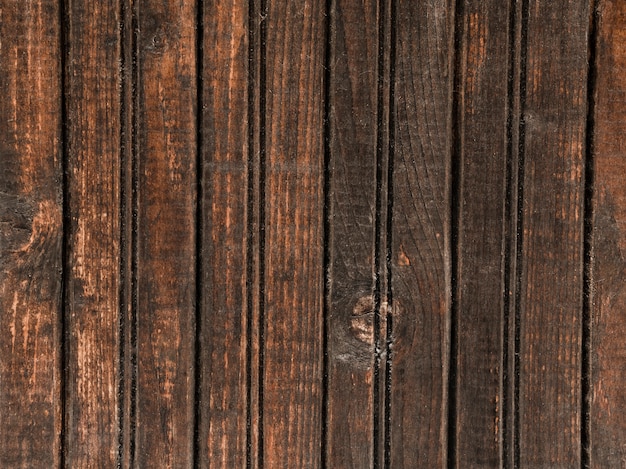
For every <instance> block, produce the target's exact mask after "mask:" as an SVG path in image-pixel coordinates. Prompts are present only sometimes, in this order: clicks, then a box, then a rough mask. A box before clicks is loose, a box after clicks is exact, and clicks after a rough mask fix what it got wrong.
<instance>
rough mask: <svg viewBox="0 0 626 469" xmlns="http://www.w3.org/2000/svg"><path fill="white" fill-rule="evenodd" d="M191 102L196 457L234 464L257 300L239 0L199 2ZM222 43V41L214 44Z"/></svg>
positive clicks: (242, 440) (241, 451)
mask: <svg viewBox="0 0 626 469" xmlns="http://www.w3.org/2000/svg"><path fill="white" fill-rule="evenodd" d="M199 13H200V14H201V18H202V20H203V22H204V30H203V31H204V34H203V37H201V38H198V40H201V41H202V44H201V45H202V53H203V55H202V57H201V59H202V62H201V63H202V70H199V71H198V73H199V74H200V76H201V86H202V88H201V89H199V91H200V92H201V97H200V98H201V99H200V102H202V103H203V107H202V109H200V110H199V112H201V116H200V125H201V128H200V131H201V134H200V135H201V141H200V142H199V143H201V145H202V146H201V148H200V157H201V163H200V164H201V168H199V171H200V170H201V171H202V173H201V178H202V186H201V193H200V194H199V195H200V197H201V198H200V207H199V209H200V212H199V216H200V217H201V225H200V227H201V231H200V233H199V238H198V241H199V242H200V243H201V250H200V251H199V252H200V262H201V264H200V269H201V270H200V272H199V274H200V275H201V277H200V278H201V283H200V285H199V288H200V290H201V291H200V293H201V299H202V300H201V303H200V316H199V324H198V327H199V335H198V337H199V338H200V342H199V348H200V349H199V354H198V357H199V359H200V362H199V363H200V364H201V365H200V369H199V370H198V372H199V373H198V374H197V376H198V377H199V379H200V381H199V383H198V385H199V386H200V388H199V392H200V393H199V401H200V402H202V403H203V404H202V405H201V407H200V410H199V416H200V421H199V434H198V443H199V447H198V450H199V452H198V458H199V459H198V461H199V462H200V465H201V466H204V467H206V465H208V464H209V463H210V464H211V466H213V467H244V466H245V464H246V460H247V458H248V457H249V454H248V445H250V444H252V441H249V440H250V439H251V437H252V435H251V434H250V431H249V430H250V429H249V428H248V422H249V421H250V419H251V415H249V412H250V410H249V405H250V402H249V400H250V398H251V393H249V391H248V389H249V386H251V377H250V376H249V373H250V370H251V368H250V367H251V362H250V359H251V357H250V356H249V354H250V349H249V346H250V345H249V344H250V341H251V340H252V337H251V336H250V334H251V331H252V324H249V322H250V321H251V319H252V317H251V313H252V311H251V309H252V308H254V306H253V303H252V301H254V304H258V296H255V297H254V300H252V296H251V295H253V293H254V284H255V279H254V277H253V272H252V271H251V270H250V269H249V266H250V265H251V264H250V262H251V259H250V256H251V255H252V252H251V251H250V250H249V246H250V243H251V241H252V238H253V236H254V235H253V233H252V232H251V231H250V228H251V224H250V218H251V217H252V216H253V213H252V212H251V211H250V205H249V204H250V199H249V196H250V190H251V187H249V184H250V177H251V176H252V175H253V174H254V172H253V168H252V167H251V162H250V155H251V145H252V142H250V141H249V131H248V129H249V127H250V126H251V122H250V119H251V116H250V108H249V105H248V99H249V91H250V90H249V80H248V71H249V67H250V66H251V65H250V64H249V63H248V60H249V47H250V39H249V37H248V34H247V28H248V25H249V24H250V23H249V16H250V15H252V13H250V12H249V11H248V2H243V1H240V0H233V1H231V2H214V1H210V2H205V3H204V9H203V10H202V11H201V12H199ZM215 44H222V45H223V46H222V47H215Z"/></svg>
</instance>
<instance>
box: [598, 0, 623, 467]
mask: <svg viewBox="0 0 626 469" xmlns="http://www.w3.org/2000/svg"><path fill="white" fill-rule="evenodd" d="M598 11H599V13H600V15H599V18H598V19H599V21H598V30H597V34H598V36H597V48H596V53H597V55H596V57H595V58H596V66H597V81H596V93H597V94H596V100H595V114H594V120H595V132H594V134H595V137H594V159H595V162H594V166H595V167H594V174H595V184H594V195H593V238H592V240H593V245H592V252H593V255H592V257H591V259H592V269H593V270H592V271H593V275H592V279H593V284H592V285H593V286H592V294H593V303H592V310H591V317H592V318H593V322H592V334H591V337H592V355H591V360H592V362H591V370H592V379H591V383H590V384H591V405H590V427H591V435H590V436H591V464H590V467H593V468H604V467H621V466H622V465H623V464H624V460H625V459H626V446H625V445H624V442H625V441H626V421H625V419H624V415H626V394H624V383H625V382H626V366H625V364H626V343H624V335H623V333H622V331H623V330H624V326H625V325H626V316H625V315H624V312H625V311H626V309H625V308H624V307H625V305H626V292H625V291H624V278H625V274H626V260H625V259H626V254H625V253H626V232H625V231H624V222H626V187H625V186H624V175H625V174H626V159H625V158H624V156H625V152H624V144H623V135H624V129H625V128H626V107H625V103H626V78H625V76H624V72H626V50H625V49H624V43H625V42H624V41H625V40H626V30H625V28H624V25H625V24H626V4H624V3H623V2H618V1H611V0H604V1H601V2H599V4H598Z"/></svg>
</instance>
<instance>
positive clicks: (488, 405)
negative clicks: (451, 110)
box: [450, 0, 510, 468]
mask: <svg viewBox="0 0 626 469" xmlns="http://www.w3.org/2000/svg"><path fill="white" fill-rule="evenodd" d="M458 14H459V15H461V31H460V39H461V41H460V45H459V46H460V47H461V49H460V50H459V51H458V53H460V70H458V73H459V75H460V76H459V78H458V80H459V82H460V87H461V89H459V90H458V93H459V95H458V96H459V109H458V112H459V123H458V125H459V140H460V141H459V148H460V155H458V156H459V158H460V162H459V164H460V173H461V176H460V179H461V180H460V188H459V189H458V190H459V194H460V197H459V204H460V207H459V228H458V231H459V232H458V259H459V261H458V262H459V267H458V287H457V288H458V292H457V295H458V299H457V302H458V320H457V324H456V327H457V330H458V345H457V347H458V356H457V357H456V360H457V361H458V365H457V370H458V372H457V373H458V374H457V385H456V388H457V396H456V399H457V403H456V409H457V417H456V434H455V435H454V437H455V438H456V445H455V446H456V448H457V453H456V455H455V456H456V467H459V468H462V467H476V468H488V467H494V468H496V467H500V466H501V464H502V460H501V458H502V453H501V445H502V442H503V441H502V438H503V421H502V417H503V412H502V405H503V397H504V395H503V394H504V393H503V380H502V377H503V365H504V366H506V364H503V363H502V359H503V356H504V348H503V347H504V343H503V330H504V327H506V325H507V324H506V322H505V310H504V308H505V304H504V296H503V292H504V282H505V275H504V274H505V272H504V269H506V268H507V267H508V266H506V265H505V263H504V259H503V248H504V243H505V229H506V226H507V225H506V219H505V217H506V216H507V213H506V212H505V210H506V207H505V201H506V197H507V193H506V191H507V156H508V155H507V152H508V148H507V135H508V134H507V111H508V86H507V85H508V67H509V59H510V58H509V49H508V45H509V16H510V15H509V5H508V2H502V1H499V0H494V1H488V2H486V1H465V2H463V3H462V10H461V11H460V12H458ZM453 190H454V188H453ZM450 398H453V396H450Z"/></svg>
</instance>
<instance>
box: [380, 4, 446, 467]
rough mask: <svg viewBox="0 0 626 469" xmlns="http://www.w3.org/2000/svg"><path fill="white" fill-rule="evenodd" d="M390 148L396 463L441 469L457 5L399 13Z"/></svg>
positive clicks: (392, 450) (425, 6)
mask: <svg viewBox="0 0 626 469" xmlns="http://www.w3.org/2000/svg"><path fill="white" fill-rule="evenodd" d="M395 28H396V31H397V33H396V35H397V36H396V37H397V41H396V51H397V52H396V64H395V77H396V82H395V100H394V108H395V109H394V110H393V111H392V112H393V114H394V116H395V117H394V118H395V123H396V128H395V146H394V149H395V151H394V155H393V170H394V174H393V227H392V239H393V247H392V253H391V263H392V274H391V282H392V293H393V298H392V309H393V344H392V353H393V355H392V364H391V366H392V368H391V390H390V392H391V396H390V398H391V415H390V419H391V424H390V428H391V435H390V446H391V447H390V454H389V456H388V457H389V459H390V462H391V465H392V466H393V467H398V468H402V467H407V468H408V467H445V465H446V448H447V445H446V442H447V435H446V432H447V398H448V396H447V389H448V364H449V344H450V342H449V336H450V306H451V305H450V296H451V293H450V288H451V285H450V280H451V277H450V260H451V259H450V256H451V247H450V220H451V212H450V164H451V147H452V146H451V141H452V140H451V137H452V134H451V117H452V80H453V73H454V70H453V57H454V50H453V44H452V40H453V37H454V2H450V1H444V0H433V1H429V2H423V3H419V4H418V3H416V2H411V3H406V4H403V5H402V8H398V10H397V18H396V24H395Z"/></svg>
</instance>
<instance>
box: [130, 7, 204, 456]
mask: <svg viewBox="0 0 626 469" xmlns="http://www.w3.org/2000/svg"><path fill="white" fill-rule="evenodd" d="M195 19H196V15H195V11H194V3H193V2H187V1H183V0H169V1H166V2H164V1H160V0H140V1H137V2H136V21H137V35H138V36H137V67H138V68H137V83H136V90H137V109H136V112H137V129H136V132H137V142H136V143H137V148H136V152H137V153H136V158H137V159H138V161H137V174H136V178H137V183H138V184H137V187H136V191H137V204H138V205H137V208H136V209H137V228H138V233H137V254H136V255H137V272H136V275H137V281H136V285H137V292H136V294H137V311H136V315H137V360H138V369H137V436H136V438H137V455H136V459H137V465H138V466H139V467H189V466H191V464H192V459H193V436H194V338H195V328H194V325H195V318H194V316H195V302H196V288H195V286H196V278H195V270H196V269H195V264H196V256H195V249H196V248H195V228H196V219H195V212H196V125H195V124H196V114H195V111H196V109H195V107H196V55H195Z"/></svg>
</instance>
